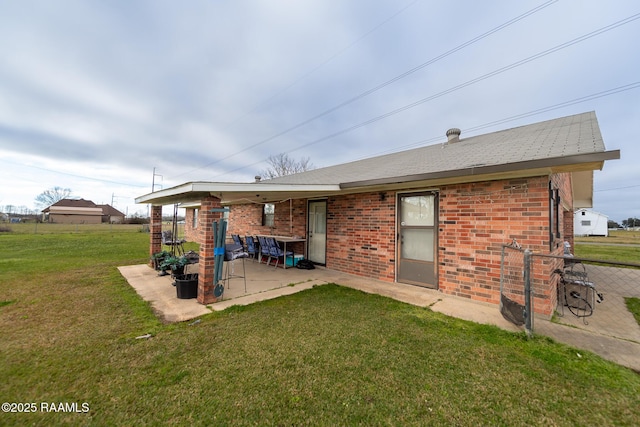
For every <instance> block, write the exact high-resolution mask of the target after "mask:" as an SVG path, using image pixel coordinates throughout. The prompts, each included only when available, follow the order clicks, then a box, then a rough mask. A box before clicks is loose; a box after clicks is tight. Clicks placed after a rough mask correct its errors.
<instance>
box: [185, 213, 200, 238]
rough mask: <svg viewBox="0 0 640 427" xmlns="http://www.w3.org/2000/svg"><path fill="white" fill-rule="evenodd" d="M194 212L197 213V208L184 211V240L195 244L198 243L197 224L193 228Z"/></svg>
mask: <svg viewBox="0 0 640 427" xmlns="http://www.w3.org/2000/svg"><path fill="white" fill-rule="evenodd" d="M196 211H197V212H198V213H199V212H200V210H199V209H197V208H188V209H186V210H185V216H184V238H185V239H186V240H187V241H188V242H197V241H198V224H196V226H195V227H194V226H193V218H194V215H195V214H196Z"/></svg>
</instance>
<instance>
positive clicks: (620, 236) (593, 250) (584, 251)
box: [574, 230, 640, 264]
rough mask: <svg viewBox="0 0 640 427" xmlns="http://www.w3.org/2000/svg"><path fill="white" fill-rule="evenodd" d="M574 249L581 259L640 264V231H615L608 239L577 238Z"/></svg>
mask: <svg viewBox="0 0 640 427" xmlns="http://www.w3.org/2000/svg"><path fill="white" fill-rule="evenodd" d="M630 245H638V246H630ZM574 249H575V255H576V256H577V257H579V258H588V259H601V260H604V261H615V262H624V263H631V264H640V231H621V230H614V231H610V232H609V236H608V237H598V236H588V237H576V238H575V248H574Z"/></svg>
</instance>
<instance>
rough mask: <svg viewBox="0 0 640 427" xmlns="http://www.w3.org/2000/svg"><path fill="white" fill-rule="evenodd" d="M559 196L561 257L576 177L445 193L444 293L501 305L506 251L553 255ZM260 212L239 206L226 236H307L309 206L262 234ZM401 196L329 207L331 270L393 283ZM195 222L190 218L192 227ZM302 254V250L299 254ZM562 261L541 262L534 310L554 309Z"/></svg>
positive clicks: (301, 204) (278, 218)
mask: <svg viewBox="0 0 640 427" xmlns="http://www.w3.org/2000/svg"><path fill="white" fill-rule="evenodd" d="M550 181H551V183H552V186H553V187H554V188H558V189H559V193H560V197H561V199H562V206H563V207H564V208H563V209H561V210H560V225H561V227H560V229H561V231H562V235H561V236H560V238H557V240H558V242H560V244H559V245H558V247H557V248H556V249H555V250H554V251H553V254H556V255H561V254H562V251H563V245H562V244H561V243H562V242H563V241H564V240H565V239H566V240H569V239H571V240H569V241H572V237H573V234H572V233H573V230H572V228H573V226H572V224H573V210H572V207H573V200H572V198H571V194H572V193H571V177H570V175H569V174H556V175H552V176H550V177H549V176H541V177H534V178H527V179H513V180H500V181H487V182H479V183H470V184H458V185H449V186H444V187H441V188H440V190H439V214H438V222H439V233H438V271H437V273H438V285H439V290H440V291H442V292H444V293H446V294H451V295H457V296H461V297H466V298H471V299H474V300H478V301H485V302H490V303H494V304H497V303H499V301H500V295H499V292H500V258H501V251H502V245H503V244H508V243H510V242H512V241H513V239H516V241H517V242H518V243H519V244H520V245H521V246H522V247H523V248H526V249H529V250H531V251H533V252H534V254H535V253H540V254H548V253H549V182H550ZM262 210H263V205H261V204H247V205H233V206H231V213H230V216H229V228H228V234H239V235H241V236H244V235H248V234H250V235H256V234H276V235H289V236H306V221H307V218H306V216H307V200H304V199H302V200H293V201H291V202H290V201H288V200H287V201H285V202H282V203H278V204H276V209H275V227H274V228H273V229H272V228H270V227H265V226H262ZM395 222H396V193H395V192H382V193H381V192H371V193H362V194H352V195H344V196H334V197H330V198H329V199H328V200H327V259H326V265H327V268H330V269H334V270H338V271H344V272H347V273H351V274H356V275H360V276H364V277H371V278H375V279H379V280H384V281H388V282H393V281H394V280H395V264H396V223H395ZM188 224H189V218H188V216H187V225H188ZM295 250H296V252H298V253H301V252H302V248H301V247H298V248H295ZM560 262H561V261H558V260H553V259H542V258H538V259H536V260H535V263H534V269H533V271H532V278H533V281H534V283H533V284H534V289H535V292H536V293H535V295H534V306H535V307H536V311H538V312H543V313H547V314H550V313H551V312H552V309H553V307H555V298H556V296H555V282H554V281H555V280H556V279H555V276H554V275H553V274H552V272H553V270H554V269H555V268H557V266H558V265H559V263H560Z"/></svg>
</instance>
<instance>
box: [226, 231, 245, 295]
mask: <svg viewBox="0 0 640 427" xmlns="http://www.w3.org/2000/svg"><path fill="white" fill-rule="evenodd" d="M245 258H249V254H248V253H246V252H245V251H244V250H243V248H242V246H240V245H238V244H235V243H234V244H231V245H226V246H225V251H224V260H225V261H227V274H226V278H225V282H226V283H227V286H229V284H230V280H231V279H233V278H242V279H244V292H245V293H247V270H246V269H245V266H244V259H245ZM237 259H242V276H240V275H238V274H235V261H236V260H237Z"/></svg>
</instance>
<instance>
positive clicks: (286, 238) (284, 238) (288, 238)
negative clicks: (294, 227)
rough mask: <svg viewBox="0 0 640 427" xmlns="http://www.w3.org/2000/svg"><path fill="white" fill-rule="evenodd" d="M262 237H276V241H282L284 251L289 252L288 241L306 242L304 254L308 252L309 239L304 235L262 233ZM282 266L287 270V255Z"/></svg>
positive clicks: (294, 256)
mask: <svg viewBox="0 0 640 427" xmlns="http://www.w3.org/2000/svg"><path fill="white" fill-rule="evenodd" d="M259 236H260V237H272V238H273V239H275V241H276V242H280V243H282V246H283V248H282V250H283V251H284V253H285V254H286V253H287V243H304V254H303V255H305V256H306V253H307V239H305V238H303V237H291V236H270V235H267V234H261V235H259ZM295 259H296V255H295V254H293V260H292V261H295ZM282 268H284V269H285V270H286V269H287V257H286V255H285V258H284V262H283V263H282Z"/></svg>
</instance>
